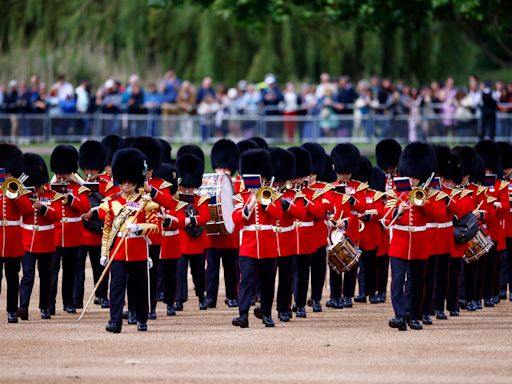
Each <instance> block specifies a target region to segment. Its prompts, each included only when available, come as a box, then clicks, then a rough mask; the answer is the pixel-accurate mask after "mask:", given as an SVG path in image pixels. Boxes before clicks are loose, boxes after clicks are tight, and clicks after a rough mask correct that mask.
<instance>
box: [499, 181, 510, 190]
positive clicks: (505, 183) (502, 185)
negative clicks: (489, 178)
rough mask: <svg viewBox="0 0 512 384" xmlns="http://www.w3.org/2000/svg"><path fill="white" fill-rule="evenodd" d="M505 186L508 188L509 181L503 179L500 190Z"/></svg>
mask: <svg viewBox="0 0 512 384" xmlns="http://www.w3.org/2000/svg"><path fill="white" fill-rule="evenodd" d="M503 188H508V181H505V180H501V183H500V188H499V190H500V191H501V190H502V189H503Z"/></svg>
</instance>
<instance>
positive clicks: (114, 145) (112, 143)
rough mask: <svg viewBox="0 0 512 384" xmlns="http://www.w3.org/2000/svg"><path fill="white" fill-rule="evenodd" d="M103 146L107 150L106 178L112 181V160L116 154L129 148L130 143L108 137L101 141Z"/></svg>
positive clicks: (114, 136)
mask: <svg viewBox="0 0 512 384" xmlns="http://www.w3.org/2000/svg"><path fill="white" fill-rule="evenodd" d="M101 145H102V146H103V149H104V150H105V157H106V158H105V173H104V176H107V178H109V179H110V180H112V158H113V157H114V154H115V153H116V152H117V151H118V150H120V149H124V148H128V143H127V142H126V140H125V139H123V138H122V137H120V136H117V135H107V136H105V137H104V138H103V139H102V140H101ZM117 192H119V190H117V191H116V193H117Z"/></svg>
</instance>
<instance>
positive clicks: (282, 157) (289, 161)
mask: <svg viewBox="0 0 512 384" xmlns="http://www.w3.org/2000/svg"><path fill="white" fill-rule="evenodd" d="M270 157H271V159H272V171H273V174H274V178H275V179H274V180H275V181H276V182H278V183H280V182H283V181H288V180H293V179H294V178H295V155H294V154H293V153H292V152H291V151H287V150H286V149H283V148H278V147H273V148H270Z"/></svg>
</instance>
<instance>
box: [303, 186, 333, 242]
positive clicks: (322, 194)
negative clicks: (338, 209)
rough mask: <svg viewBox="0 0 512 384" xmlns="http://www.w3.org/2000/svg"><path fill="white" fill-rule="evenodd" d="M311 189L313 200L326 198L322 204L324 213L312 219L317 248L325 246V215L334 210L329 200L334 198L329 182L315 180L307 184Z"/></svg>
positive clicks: (326, 231)
mask: <svg viewBox="0 0 512 384" xmlns="http://www.w3.org/2000/svg"><path fill="white" fill-rule="evenodd" d="M309 188H310V189H311V190H313V191H314V192H315V193H316V195H314V198H313V201H315V200H316V199H320V201H324V199H325V200H326V203H325V204H323V206H324V214H323V217H321V218H315V219H314V220H313V226H314V228H315V241H316V243H317V248H320V247H325V246H327V236H328V228H327V224H326V217H327V213H328V212H332V211H333V210H334V207H333V204H332V201H331V200H334V198H333V196H332V194H333V192H332V190H331V186H330V184H327V183H324V182H315V183H314V184H311V185H310V186H309Z"/></svg>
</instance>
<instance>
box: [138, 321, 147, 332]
mask: <svg viewBox="0 0 512 384" xmlns="http://www.w3.org/2000/svg"><path fill="white" fill-rule="evenodd" d="M147 330H148V325H147V324H146V323H141V322H139V321H137V331H139V332H146V331H147Z"/></svg>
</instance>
